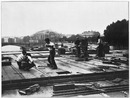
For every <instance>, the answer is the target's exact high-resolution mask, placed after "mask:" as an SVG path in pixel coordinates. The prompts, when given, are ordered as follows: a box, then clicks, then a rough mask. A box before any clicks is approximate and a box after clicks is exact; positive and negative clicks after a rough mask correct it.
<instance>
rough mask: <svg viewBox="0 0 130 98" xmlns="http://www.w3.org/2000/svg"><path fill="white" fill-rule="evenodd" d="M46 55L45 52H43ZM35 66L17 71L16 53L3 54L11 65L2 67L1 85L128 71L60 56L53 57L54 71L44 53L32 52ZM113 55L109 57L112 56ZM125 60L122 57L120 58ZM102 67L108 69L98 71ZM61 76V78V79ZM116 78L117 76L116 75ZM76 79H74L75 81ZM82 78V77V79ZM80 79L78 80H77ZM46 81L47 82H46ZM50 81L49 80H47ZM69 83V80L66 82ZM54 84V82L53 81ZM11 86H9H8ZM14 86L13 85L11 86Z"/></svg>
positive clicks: (98, 60)
mask: <svg viewBox="0 0 130 98" xmlns="http://www.w3.org/2000/svg"><path fill="white" fill-rule="evenodd" d="M45 53H46V54H47V52H45ZM31 55H32V58H33V60H34V63H35V64H36V67H33V68H31V69H30V71H23V70H19V68H18V65H17V63H16V61H15V60H16V58H17V56H18V53H13V54H11V53H9V54H7V53H5V54H3V56H4V57H11V58H12V61H11V65H10V66H2V84H3V85H4V84H6V86H7V82H8V81H13V82H15V83H17V82H19V83H22V82H23V81H29V82H26V83H27V84H28V83H33V81H34V82H35V81H37V82H38V81H43V80H44V78H47V79H51V78H52V80H53V78H56V79H58V80H59V79H60V78H63V77H67V76H68V77H71V76H72V77H73V76H74V77H77V78H79V77H78V76H77V75H84V74H86V75H87V74H95V75H96V74H97V73H101V74H102V73H105V72H106V73H107V72H111V73H113V72H116V71H124V72H125V71H128V66H127V65H125V64H124V65H123V64H121V65H120V68H117V65H113V64H103V63H102V60H100V59H95V58H94V57H92V59H91V60H89V61H75V60H76V59H77V58H76V57H75V56H73V55H61V56H59V57H55V61H56V64H57V66H58V69H56V70H54V69H51V68H49V67H48V66H47V63H48V61H47V56H44V57H43V55H44V52H40V53H39V52H34V53H32V54H31ZM112 55H113V54H111V55H109V56H112ZM120 56H121V55H120ZM122 58H123V59H125V58H124V57H122ZM102 66H107V67H110V68H108V69H105V70H100V69H99V68H100V67H102ZM62 76H63V77H62ZM117 76H118V75H117ZM77 78H76V79H77ZM82 78H83V77H82ZM79 79H80V78H79ZM74 80H75V79H74ZM46 81H48V80H46ZM49 81H50V80H49ZM67 81H69V79H68V80H67ZM53 82H54V80H53ZM8 85H11V84H8ZM13 85H15V84H13Z"/></svg>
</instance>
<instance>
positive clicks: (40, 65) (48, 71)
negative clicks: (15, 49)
mask: <svg viewBox="0 0 130 98" xmlns="http://www.w3.org/2000/svg"><path fill="white" fill-rule="evenodd" d="M35 63H36V65H37V68H38V70H40V71H41V72H43V73H44V74H45V76H58V74H57V73H56V72H58V71H63V70H61V69H59V68H58V69H55V70H53V69H51V68H49V67H48V66H47V62H46V61H37V62H35Z"/></svg>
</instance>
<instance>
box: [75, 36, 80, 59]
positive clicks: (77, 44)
mask: <svg viewBox="0 0 130 98" xmlns="http://www.w3.org/2000/svg"><path fill="white" fill-rule="evenodd" d="M75 47H76V56H77V57H80V54H81V52H80V40H79V38H78V37H76V41H75Z"/></svg>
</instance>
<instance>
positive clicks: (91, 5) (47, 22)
mask: <svg viewBox="0 0 130 98" xmlns="http://www.w3.org/2000/svg"><path fill="white" fill-rule="evenodd" d="M1 4H2V7H1V9H2V10H1V13H2V15H1V22H2V23H1V25H2V26H1V29H2V30H1V31H2V37H5V36H9V37H12V36H15V37H16V36H17V37H20V36H27V35H32V34H34V33H36V32H38V31H41V30H52V31H56V32H58V33H62V34H81V33H82V32H84V31H91V30H93V31H98V32H100V33H101V34H103V32H104V30H105V29H106V27H107V26H108V25H109V24H111V23H112V22H116V21H117V20H123V19H126V20H128V2H119V1H115V2H110V1H109V2H87V1H82V2H80V1H75V2H67V1H66V2H61V1H57V2H56V1H50V2H47V1H46V2H7V1H6V2H2V3H1Z"/></svg>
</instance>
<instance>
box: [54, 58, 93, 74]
mask: <svg viewBox="0 0 130 98" xmlns="http://www.w3.org/2000/svg"><path fill="white" fill-rule="evenodd" d="M56 60H57V61H59V63H60V64H62V65H64V66H68V65H69V66H71V68H70V69H71V72H72V73H74V74H75V73H93V72H91V71H89V69H88V68H82V67H81V65H80V64H77V63H73V62H69V61H68V60H65V59H56Z"/></svg>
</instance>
